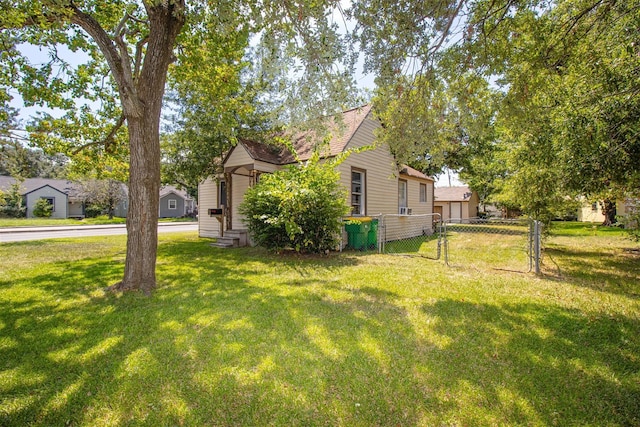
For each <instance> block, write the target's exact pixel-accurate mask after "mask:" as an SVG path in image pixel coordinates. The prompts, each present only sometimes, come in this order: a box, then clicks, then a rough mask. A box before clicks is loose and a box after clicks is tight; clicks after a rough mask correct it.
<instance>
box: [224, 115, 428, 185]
mask: <svg viewBox="0 0 640 427" xmlns="http://www.w3.org/2000/svg"><path fill="white" fill-rule="evenodd" d="M371 109H372V106H371V105H370V104H368V105H363V106H361V107H357V108H352V109H350V110H347V111H344V112H343V113H342V115H341V117H342V122H343V124H342V125H341V126H340V125H339V124H338V123H336V119H337V118H338V117H339V115H336V116H332V117H330V118H328V120H327V129H328V130H329V131H331V134H332V138H331V140H330V141H329V143H328V145H327V148H326V149H325V150H324V151H322V152H321V155H322V156H323V157H333V156H337V155H338V154H340V153H342V152H343V151H344V150H345V149H346V148H347V145H348V144H349V141H351V138H353V135H354V134H355V133H356V131H357V130H358V128H359V127H360V125H361V124H362V123H363V122H364V120H365V118H366V117H367V116H368V115H369V113H370V112H371ZM318 140H319V138H318V137H317V135H316V133H315V132H314V131H305V132H299V133H297V134H296V135H294V136H293V138H292V140H291V143H292V144H293V147H294V148H295V150H296V152H297V153H298V158H299V160H301V161H305V160H309V158H311V156H312V155H313V151H314V149H315V147H316V145H317V143H318ZM240 142H241V143H242V145H243V146H244V147H245V149H246V150H247V152H248V153H249V155H250V156H251V158H253V159H254V160H260V161H263V162H266V163H271V164H275V165H286V164H291V163H295V162H296V158H295V156H294V155H293V153H291V151H290V150H289V149H287V148H286V147H284V146H282V145H275V144H266V143H261V142H255V141H250V140H241V141H240ZM225 160H226V159H225ZM400 173H401V174H404V175H407V176H411V177H414V178H421V179H427V180H431V181H433V178H431V177H429V176H427V175H425V174H423V173H422V172H420V171H418V170H416V169H413V168H411V167H409V166H407V165H402V169H401V170H400Z"/></svg>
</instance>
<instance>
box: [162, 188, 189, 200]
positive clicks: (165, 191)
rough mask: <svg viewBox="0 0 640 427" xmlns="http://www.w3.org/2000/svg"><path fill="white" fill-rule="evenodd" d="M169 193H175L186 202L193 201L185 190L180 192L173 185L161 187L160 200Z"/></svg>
mask: <svg viewBox="0 0 640 427" xmlns="http://www.w3.org/2000/svg"><path fill="white" fill-rule="evenodd" d="M169 193H175V194H177V195H178V196H180V197H182V198H183V199H185V200H191V196H189V194H187V192H186V191H184V190H178V189H177V188H176V187H174V186H172V185H163V186H162V187H160V198H163V197H164V196H166V195H167V194H169Z"/></svg>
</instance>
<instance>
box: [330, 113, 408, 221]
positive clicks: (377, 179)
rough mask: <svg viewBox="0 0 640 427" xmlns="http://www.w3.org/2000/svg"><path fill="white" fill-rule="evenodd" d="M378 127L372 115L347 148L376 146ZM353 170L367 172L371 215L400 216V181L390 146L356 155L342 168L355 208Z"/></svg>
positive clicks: (368, 206)
mask: <svg viewBox="0 0 640 427" xmlns="http://www.w3.org/2000/svg"><path fill="white" fill-rule="evenodd" d="M378 127H380V124H379V123H378V122H377V121H376V120H375V119H374V118H373V117H372V115H371V114H369V116H368V117H367V119H365V120H364V122H363V123H362V125H361V126H360V128H359V129H358V130H357V131H356V133H355V134H354V135H353V138H352V139H351V141H350V142H349V144H348V146H347V149H349V148H358V147H362V146H366V145H370V144H372V143H373V142H374V136H373V133H374V130H375V129H376V128H378ZM352 168H357V169H361V170H364V171H365V204H366V210H365V212H366V214H367V215H378V214H381V213H398V178H397V172H396V169H395V163H394V159H393V157H392V156H391V153H390V152H389V149H388V147H386V146H382V145H380V146H378V147H376V148H375V150H369V151H364V152H361V153H358V154H352V155H351V156H349V157H348V158H347V159H346V160H345V161H344V162H343V163H342V164H341V165H340V166H339V167H338V170H339V171H340V174H341V182H342V184H343V185H344V186H345V188H346V189H347V190H348V191H349V196H348V197H349V199H348V200H349V205H351V200H350V197H351V194H350V191H351V169H352Z"/></svg>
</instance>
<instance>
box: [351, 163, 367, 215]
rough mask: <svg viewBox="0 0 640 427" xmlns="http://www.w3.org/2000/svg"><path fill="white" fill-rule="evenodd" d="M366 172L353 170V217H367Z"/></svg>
mask: <svg viewBox="0 0 640 427" xmlns="http://www.w3.org/2000/svg"><path fill="white" fill-rule="evenodd" d="M365 175H366V174H365V171H362V170H356V169H352V170H351V214H352V215H365V214H366V208H365V206H366V205H365V201H366V200H365V198H366V187H365Z"/></svg>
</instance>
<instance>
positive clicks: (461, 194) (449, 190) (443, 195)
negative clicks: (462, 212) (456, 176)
mask: <svg viewBox="0 0 640 427" xmlns="http://www.w3.org/2000/svg"><path fill="white" fill-rule="evenodd" d="M434 195H435V199H436V201H440V202H465V201H468V200H469V199H470V198H471V195H472V193H471V190H470V189H469V187H467V186H458V187H436V188H435V189H434Z"/></svg>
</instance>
